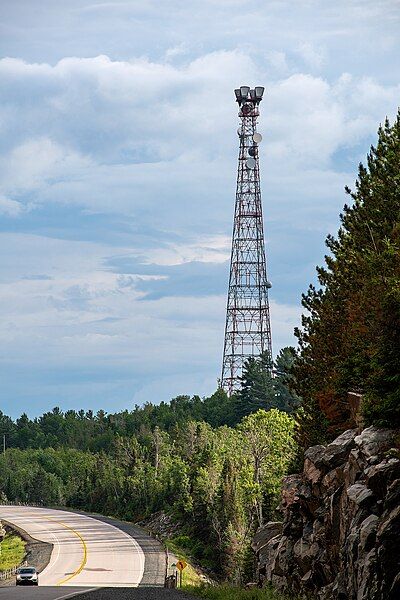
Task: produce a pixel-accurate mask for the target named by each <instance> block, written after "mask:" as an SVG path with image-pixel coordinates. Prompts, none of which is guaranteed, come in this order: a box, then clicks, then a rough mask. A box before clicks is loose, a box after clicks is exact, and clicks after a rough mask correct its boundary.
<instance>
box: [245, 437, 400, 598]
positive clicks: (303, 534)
mask: <svg viewBox="0 0 400 600" xmlns="http://www.w3.org/2000/svg"><path fill="white" fill-rule="evenodd" d="M396 435H398V432H396V431H395V430H390V429H378V428H375V427H368V428H367V429H365V430H364V431H362V432H361V433H359V434H357V431H356V430H354V429H351V430H348V431H346V432H344V433H343V434H342V435H341V436H339V437H338V438H337V439H336V440H334V442H332V443H331V444H329V445H328V446H313V447H311V448H309V449H308V450H307V451H306V452H305V460H304V469H303V472H302V473H301V474H298V475H290V476H289V477H286V478H285V479H284V482H283V490H282V502H281V505H280V509H281V511H282V513H283V521H282V523H277V522H272V523H269V524H267V525H266V526H265V527H264V528H262V530H259V531H258V532H257V533H256V536H255V538H254V541H253V548H254V549H255V550H256V552H257V554H258V560H259V573H260V582H259V583H262V584H267V583H272V584H273V585H275V586H277V587H278V589H280V590H282V591H285V592H287V593H289V594H292V595H299V596H302V595H309V594H311V596H312V597H315V598H318V599H319V600H395V599H396V600H398V599H399V598H400V552H399V548H400V460H399V459H400V457H399V455H398V451H397V450H395V449H393V447H394V444H395V440H396Z"/></svg>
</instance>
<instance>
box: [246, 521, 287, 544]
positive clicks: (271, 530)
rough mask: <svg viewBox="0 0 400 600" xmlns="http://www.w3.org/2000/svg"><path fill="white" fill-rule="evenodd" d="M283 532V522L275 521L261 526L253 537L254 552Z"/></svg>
mask: <svg viewBox="0 0 400 600" xmlns="http://www.w3.org/2000/svg"><path fill="white" fill-rule="evenodd" d="M281 533H282V522H281V521H273V522H270V523H267V524H266V525H264V526H263V527H260V528H259V529H258V530H257V531H256V534H255V536H254V538H253V541H252V544H251V547H252V549H253V550H254V552H259V551H260V550H261V548H263V547H264V546H266V545H267V544H268V542H269V541H270V539H271V538H273V537H275V536H277V535H279V534H281Z"/></svg>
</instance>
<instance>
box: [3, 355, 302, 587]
mask: <svg viewBox="0 0 400 600" xmlns="http://www.w3.org/2000/svg"><path fill="white" fill-rule="evenodd" d="M293 360H294V352H293V349H290V348H288V349H284V350H283V351H281V353H280V355H279V357H278V360H277V361H276V364H275V365H274V368H276V370H277V374H276V377H274V378H273V377H271V367H272V365H271V362H270V359H269V358H268V357H266V356H261V357H259V358H252V359H250V360H249V361H248V362H247V365H246V368H245V371H244V375H243V381H242V384H243V385H242V389H241V391H240V392H239V393H238V394H236V395H235V396H232V397H231V398H228V397H227V395H226V394H225V393H224V392H223V391H222V390H221V389H218V390H217V391H216V392H215V393H214V394H213V395H212V396H210V397H209V398H204V399H201V398H199V397H197V396H194V397H189V396H179V397H177V398H175V399H173V400H172V401H171V402H170V403H161V404H159V405H154V404H151V403H148V404H146V405H145V406H143V407H138V406H137V407H135V409H134V410H133V411H123V412H120V413H115V414H110V415H108V414H106V413H105V412H104V411H98V412H97V413H96V414H94V413H93V412H91V411H86V412H85V411H78V412H76V411H66V412H65V413H64V412H62V411H61V410H60V409H59V408H55V409H53V411H50V412H47V413H45V414H43V415H42V416H41V417H38V418H35V419H33V420H31V419H29V418H28V417H27V416H26V415H22V416H21V417H20V418H19V419H17V420H16V421H13V420H12V419H10V418H9V417H7V416H5V415H4V414H0V433H6V435H7V440H8V446H9V447H8V449H7V452H6V453H5V454H4V455H2V456H0V494H1V497H2V499H3V500H4V501H7V500H10V501H20V502H35V503H42V504H44V505H55V506H67V507H72V508H78V509H79V508H80V509H85V510H89V511H94V512H101V513H103V514H111V515H115V516H118V517H121V518H123V519H129V520H133V521H138V520H142V519H145V518H147V517H149V516H150V515H152V514H153V513H156V512H158V511H164V512H167V513H169V514H170V515H172V516H173V518H174V520H175V521H176V522H177V523H179V526H180V543H181V544H186V546H188V547H187V548H186V549H187V550H189V552H190V553H191V554H192V555H194V556H195V558H197V559H198V560H199V561H201V562H202V563H203V564H205V565H207V564H208V565H209V566H210V568H212V569H213V571H214V572H216V573H217V574H219V575H220V576H221V577H222V578H224V579H229V580H231V581H236V582H241V581H243V580H244V579H246V578H248V577H251V573H252V568H253V564H252V555H251V552H250V542H251V538H252V536H253V534H254V532H255V530H256V528H257V527H259V526H260V525H261V524H262V523H263V522H264V521H265V520H266V519H268V518H270V517H271V518H272V517H273V516H274V514H275V509H276V506H277V503H278V497H279V490H280V482H281V479H282V477H283V476H284V474H285V473H286V471H287V468H288V465H289V464H290V462H291V461H292V460H293V457H294V455H295V448H296V444H295V441H294V428H295V420H294V418H293V416H292V414H291V413H293V411H294V410H295V408H296V406H297V405H298V403H299V399H298V397H297V396H296V395H294V394H291V392H290V391H289V389H288V381H289V380H290V377H291V375H290V372H289V371H290V368H291V365H292V362H293ZM278 368H279V371H278Z"/></svg>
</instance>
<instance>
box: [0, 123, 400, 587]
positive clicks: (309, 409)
mask: <svg viewBox="0 0 400 600" xmlns="http://www.w3.org/2000/svg"><path fill="white" fill-rule="evenodd" d="M399 164H400V113H399V114H398V116H397V119H396V120H395V122H394V123H393V124H392V125H391V124H390V123H389V122H388V121H386V122H385V123H384V124H383V125H382V126H381V127H380V129H379V132H378V143H377V145H376V147H372V148H371V151H370V153H369V154H368V158H367V166H363V165H360V167H359V172H358V178H357V181H356V184H355V189H354V191H352V190H350V189H347V190H346V192H347V194H348V195H349V197H350V199H351V203H350V204H349V205H345V207H344V209H343V213H342V215H341V226H340V229H339V232H338V235H337V236H336V237H334V236H331V235H330V236H328V238H327V247H328V254H327V255H326V256H325V265H324V266H323V267H318V268H317V273H318V278H319V284H320V287H319V288H318V289H317V288H316V287H315V286H310V288H309V290H308V292H307V293H306V294H305V295H304V296H303V300H302V301H303V307H304V310H305V314H304V316H303V319H302V324H301V326H300V327H299V328H298V329H297V330H296V336H297V338H298V342H299V344H298V348H297V349H296V350H295V349H293V348H284V349H283V350H282V351H281V352H280V353H279V355H278V357H277V358H276V360H275V363H274V364H272V363H271V358H270V357H269V356H267V355H261V356H260V357H257V358H251V359H249V360H248V362H247V364H246V369H245V372H244V374H243V377H242V386H241V390H240V391H239V392H238V393H237V394H235V395H233V396H232V397H230V398H228V397H227V396H226V394H225V393H224V392H223V391H222V390H221V389H217V390H216V392H215V393H214V394H213V395H212V396H210V397H208V398H200V397H198V396H193V397H190V396H179V397H177V398H175V399H173V400H171V402H169V403H166V402H161V403H159V404H157V403H154V404H153V403H148V404H146V405H144V406H143V407H138V406H136V407H135V408H134V409H133V410H131V411H128V410H126V411H124V412H121V413H115V414H106V413H105V412H104V411H101V410H99V411H98V412H97V413H96V414H94V413H93V412H91V411H86V412H85V411H84V410H81V411H79V412H76V411H72V410H69V411H66V412H63V411H61V410H60V409H59V408H55V409H54V410H53V411H51V412H47V413H45V414H43V415H42V416H40V417H38V418H35V419H33V420H32V419H29V418H28V416H27V415H25V414H24V415H22V416H21V417H20V418H18V419H17V420H16V421H13V420H12V419H11V418H9V417H8V416H6V415H4V414H3V413H0V435H1V436H2V435H3V434H5V435H6V442H7V451H6V452H5V454H4V455H2V456H1V457H0V494H1V498H2V500H3V501H7V500H9V501H21V502H38V503H44V504H47V505H56V506H60V505H62V506H69V507H74V508H82V509H86V510H90V511H98V512H102V513H105V514H109V515H115V516H118V517H122V518H124V519H131V520H135V521H138V520H142V519H145V518H146V517H148V516H150V515H151V514H153V513H155V512H157V511H161V510H162V511H165V512H168V513H169V514H171V515H172V516H173V518H174V519H175V520H176V522H177V523H179V526H180V536H179V537H180V539H179V540H178V541H179V542H180V544H181V545H182V546H185V547H186V549H187V550H188V551H189V552H190V554H191V555H192V556H194V557H195V558H196V559H197V560H198V561H199V562H201V563H202V564H204V565H206V566H207V565H208V566H212V568H213V571H214V572H215V573H216V574H217V575H218V576H219V577H220V578H221V579H224V580H229V581H233V582H235V583H241V582H244V581H247V580H248V579H251V577H252V574H253V566H254V565H253V557H252V554H251V551H250V541H251V538H252V536H253V534H254V532H255V530H256V529H257V527H259V526H260V525H262V524H263V523H264V522H265V521H267V520H268V519H271V518H274V516H275V515H276V510H277V507H278V503H279V491H280V484H281V480H282V477H283V476H284V475H285V474H287V473H289V472H293V470H294V469H296V468H298V467H299V464H300V463H301V456H302V452H303V450H304V449H305V448H307V447H308V446H310V445H313V444H321V443H326V442H329V441H330V440H332V439H333V438H334V437H335V435H337V434H338V433H340V432H341V431H344V430H345V429H347V428H348V427H349V426H352V422H351V417H350V407H349V402H348V392H349V391H354V392H357V393H360V394H361V395H362V398H363V401H362V407H361V410H362V417H363V419H364V423H365V424H366V425H371V424H374V425H377V426H387V425H390V426H394V427H398V426H399V425H400V408H399V407H400V335H399V332H400V174H399ZM271 372H273V375H274V376H273V377H272V376H271Z"/></svg>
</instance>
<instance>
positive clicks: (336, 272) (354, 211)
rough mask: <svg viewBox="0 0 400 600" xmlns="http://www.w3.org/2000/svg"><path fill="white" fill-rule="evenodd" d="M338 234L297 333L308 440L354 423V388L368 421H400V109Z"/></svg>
mask: <svg viewBox="0 0 400 600" xmlns="http://www.w3.org/2000/svg"><path fill="white" fill-rule="evenodd" d="M346 192H347V193H348V194H349V195H350V197H351V198H352V201H353V202H352V205H350V206H349V205H345V207H344V210H343V214H342V215H341V217H340V218H341V227H340V229H339V232H338V235H337V237H333V236H328V238H327V240H326V244H327V247H328V249H329V251H330V253H329V255H327V256H325V266H324V267H319V268H317V272H318V279H319V283H320V285H321V288H320V289H316V288H315V287H314V286H310V288H309V290H308V293H307V294H306V295H304V296H303V306H304V308H305V309H306V310H307V311H308V314H307V315H305V316H303V318H302V328H301V329H299V330H297V331H296V335H297V337H298V340H299V350H300V352H299V359H298V361H296V367H295V376H296V380H297V383H296V390H297V392H298V394H299V395H300V396H302V398H303V413H302V414H301V415H300V421H301V426H302V436H303V440H310V439H312V440H314V439H315V437H316V436H315V434H316V432H317V431H318V430H319V441H323V440H324V439H330V438H331V437H333V436H334V435H336V434H337V433H338V432H340V431H342V430H343V429H345V428H347V427H348V426H349V425H350V420H349V417H350V410H349V404H348V400H347V394H348V392H349V391H358V392H362V393H363V395H364V397H365V404H364V412H365V417H366V419H367V423H374V424H378V425H382V424H387V425H389V424H390V425H392V426H393V425H397V426H398V425H400V412H399V409H398V406H399V402H398V401H399V384H400V381H399V373H400V369H399V355H400V352H399V350H400V346H399V343H400V341H399V340H400V335H399V285H400V113H399V114H398V116H397V119H396V121H395V122H394V124H393V125H390V124H389V122H388V120H386V121H385V123H384V125H383V126H381V127H380V128H379V132H378V143H377V146H376V147H372V148H371V151H370V153H369V155H368V159H367V167H364V166H363V165H362V164H361V165H360V167H359V173H358V179H357V181H356V184H355V190H354V191H351V190H350V189H348V188H346Z"/></svg>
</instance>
